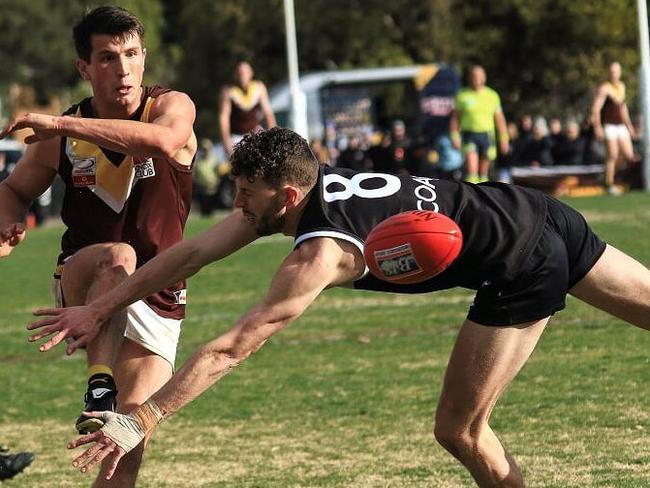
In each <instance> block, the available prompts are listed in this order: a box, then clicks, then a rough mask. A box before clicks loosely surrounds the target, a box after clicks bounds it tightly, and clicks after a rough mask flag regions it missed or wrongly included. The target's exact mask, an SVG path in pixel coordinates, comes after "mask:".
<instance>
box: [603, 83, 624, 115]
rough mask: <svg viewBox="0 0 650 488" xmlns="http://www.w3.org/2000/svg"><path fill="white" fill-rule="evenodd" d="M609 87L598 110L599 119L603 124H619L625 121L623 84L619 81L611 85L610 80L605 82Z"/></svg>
mask: <svg viewBox="0 0 650 488" xmlns="http://www.w3.org/2000/svg"><path fill="white" fill-rule="evenodd" d="M606 84H607V85H608V87H609V92H608V93H607V97H606V98H605V103H603V108H602V109H601V110H600V121H601V123H602V124H603V125H604V124H614V125H620V124H623V123H625V122H624V119H623V107H624V106H625V85H623V84H622V83H619V84H617V85H613V84H612V83H610V82H607V83H606Z"/></svg>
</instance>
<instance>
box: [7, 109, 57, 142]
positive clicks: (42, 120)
mask: <svg viewBox="0 0 650 488" xmlns="http://www.w3.org/2000/svg"><path fill="white" fill-rule="evenodd" d="M59 120H60V118H59V117H57V116H54V115H46V114H35V113H29V114H26V115H23V116H22V117H19V118H17V119H16V120H15V121H14V122H12V123H11V124H9V125H7V126H6V127H5V128H4V129H3V130H2V132H0V139H4V138H5V137H7V136H8V135H9V134H11V133H12V132H15V131H17V130H20V129H32V130H33V131H34V134H32V135H30V136H27V137H26V138H25V143H26V144H33V143H35V142H38V141H44V140H47V139H50V138H52V137H55V136H57V135H60V131H61V127H60V123H59Z"/></svg>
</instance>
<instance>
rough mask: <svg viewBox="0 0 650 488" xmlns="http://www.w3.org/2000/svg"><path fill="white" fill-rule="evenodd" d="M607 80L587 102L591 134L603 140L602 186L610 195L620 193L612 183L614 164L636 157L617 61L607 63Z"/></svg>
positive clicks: (632, 128) (633, 131)
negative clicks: (592, 128)
mask: <svg viewBox="0 0 650 488" xmlns="http://www.w3.org/2000/svg"><path fill="white" fill-rule="evenodd" d="M608 73H609V76H608V80H607V81H606V82H604V83H602V84H601V85H600V86H599V87H598V90H597V91H596V96H595V97H594V101H593V104H592V106H591V122H592V124H593V127H594V134H595V135H596V138H597V139H598V140H599V141H602V140H604V141H605V150H606V153H607V155H606V158H605V189H606V190H607V191H608V192H609V193H610V194H612V195H618V194H620V193H621V190H620V188H618V187H617V186H615V184H614V180H615V176H616V166H617V165H618V164H619V163H620V162H621V161H620V160H621V159H622V160H625V161H626V162H631V161H639V156H637V155H635V154H634V149H633V147H632V138H636V130H635V129H634V126H633V125H632V121H631V120H630V114H629V112H628V109H627V103H625V83H623V81H621V65H620V63H618V62H616V61H615V62H613V63H612V64H610V65H609V72H608Z"/></svg>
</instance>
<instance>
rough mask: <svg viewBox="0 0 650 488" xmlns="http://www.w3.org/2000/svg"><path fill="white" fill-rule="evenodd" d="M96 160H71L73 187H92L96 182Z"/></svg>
mask: <svg viewBox="0 0 650 488" xmlns="http://www.w3.org/2000/svg"><path fill="white" fill-rule="evenodd" d="M96 173H97V160H96V159H95V158H94V157H91V158H73V159H72V184H73V185H74V186H92V185H94V184H95V183H96V182H97V176H96Z"/></svg>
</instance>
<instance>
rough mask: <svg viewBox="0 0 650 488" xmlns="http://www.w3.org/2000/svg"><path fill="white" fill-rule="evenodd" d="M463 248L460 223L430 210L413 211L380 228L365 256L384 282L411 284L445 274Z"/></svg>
mask: <svg viewBox="0 0 650 488" xmlns="http://www.w3.org/2000/svg"><path fill="white" fill-rule="evenodd" d="M462 246H463V234H462V233H461V231H460V228H459V227H458V225H457V224H456V222H454V221H453V220H451V219H450V218H449V217H447V216H445V215H441V214H439V213H436V212H431V211H429V210H413V211H410V212H403V213H400V214H397V215H393V216H392V217H389V218H387V219H386V220H384V221H382V222H380V223H379V224H377V225H376V226H375V227H374V228H373V229H372V230H371V231H370V234H368V237H367V238H366V243H365V247H364V250H363V255H364V257H365V259H366V264H367V265H368V267H369V268H370V272H371V273H372V274H373V275H375V276H376V277H377V278H379V279H380V280H384V281H389V282H391V283H399V284H411V283H420V282H422V281H425V280H428V279H429V278H432V277H434V276H436V275H437V274H439V273H441V272H442V271H444V270H445V269H446V268H447V267H448V266H449V265H450V264H451V263H453V262H454V259H456V258H457V257H458V254H459V253H460V249H461V247H462Z"/></svg>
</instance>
